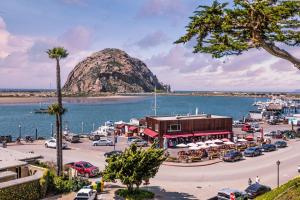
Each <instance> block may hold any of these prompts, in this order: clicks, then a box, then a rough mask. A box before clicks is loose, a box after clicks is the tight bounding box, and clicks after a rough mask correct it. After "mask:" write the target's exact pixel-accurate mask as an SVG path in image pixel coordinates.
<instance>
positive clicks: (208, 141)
mask: <svg viewBox="0 0 300 200" xmlns="http://www.w3.org/2000/svg"><path fill="white" fill-rule="evenodd" d="M212 143H214V142H213V141H211V140H207V141H205V144H212Z"/></svg>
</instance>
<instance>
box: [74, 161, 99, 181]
mask: <svg viewBox="0 0 300 200" xmlns="http://www.w3.org/2000/svg"><path fill="white" fill-rule="evenodd" d="M69 166H70V167H71V168H73V169H75V170H76V171H77V173H78V174H79V175H82V176H85V177H86V178H89V177H94V176H97V175H98V174H99V168H98V167H96V166H94V165H92V164H91V163H89V162H86V161H79V162H75V163H70V164H69Z"/></svg>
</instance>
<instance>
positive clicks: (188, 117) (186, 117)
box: [150, 114, 231, 121]
mask: <svg viewBox="0 0 300 200" xmlns="http://www.w3.org/2000/svg"><path fill="white" fill-rule="evenodd" d="M150 118H153V119H156V120H160V121H169V120H191V119H209V118H213V119H218V118H219V119H221V118H231V117H228V116H219V115H209V114H204V115H177V116H150Z"/></svg>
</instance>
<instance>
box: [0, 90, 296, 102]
mask: <svg viewBox="0 0 300 200" xmlns="http://www.w3.org/2000/svg"><path fill="white" fill-rule="evenodd" d="M157 95H159V96H232V97H248V98H249V97H250V98H255V97H256V98H270V97H271V96H274V95H277V96H279V95H284V96H287V97H289V98H295V99H299V98H300V95H299V94H293V93H274V92H257V93H256V92H172V93H157ZM147 96H153V93H116V94H114V93H100V94H95V95H84V94H78V95H73V94H64V97H63V100H64V101H66V102H70V103H81V102H87V103H97V102H101V101H118V100H125V99H133V98H138V97H147ZM55 101H56V97H55V92H53V91H50V92H49V91H42V92H41V91H39V92H0V104H23V103H25V104H26V103H45V102H50V103H51V102H55Z"/></svg>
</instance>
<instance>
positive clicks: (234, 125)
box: [232, 121, 245, 128]
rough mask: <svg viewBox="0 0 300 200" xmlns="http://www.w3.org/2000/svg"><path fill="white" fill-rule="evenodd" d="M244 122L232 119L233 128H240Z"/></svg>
mask: <svg viewBox="0 0 300 200" xmlns="http://www.w3.org/2000/svg"><path fill="white" fill-rule="evenodd" d="M244 124H245V123H244V122H241V121H233V124H232V126H233V128H242V127H243V126H244Z"/></svg>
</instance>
